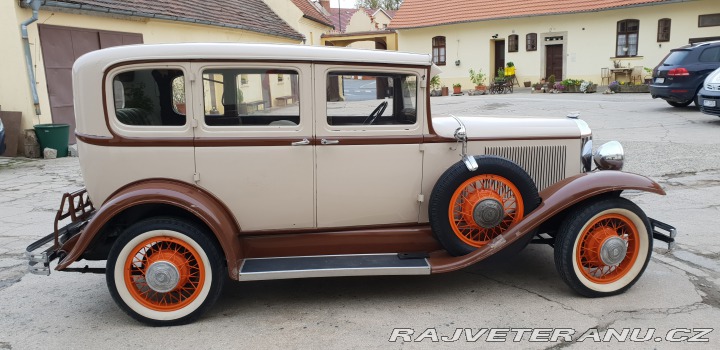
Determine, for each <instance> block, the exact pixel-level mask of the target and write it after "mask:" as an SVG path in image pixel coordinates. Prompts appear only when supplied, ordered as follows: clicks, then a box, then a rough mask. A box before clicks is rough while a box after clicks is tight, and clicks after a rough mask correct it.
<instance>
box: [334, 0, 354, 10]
mask: <svg viewBox="0 0 720 350" xmlns="http://www.w3.org/2000/svg"><path fill="white" fill-rule="evenodd" d="M338 1H339V2H340V7H344V8H354V7H355V0H330V7H337V5H338Z"/></svg>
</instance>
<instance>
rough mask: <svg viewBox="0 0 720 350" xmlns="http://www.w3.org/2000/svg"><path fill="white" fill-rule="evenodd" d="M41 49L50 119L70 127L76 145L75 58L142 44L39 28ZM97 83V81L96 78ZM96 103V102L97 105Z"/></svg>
mask: <svg viewBox="0 0 720 350" xmlns="http://www.w3.org/2000/svg"><path fill="white" fill-rule="evenodd" d="M38 30H39V33H40V47H41V49H42V56H43V61H44V62H45V77H46V80H47V90H48V99H49V101H50V115H51V117H52V121H53V123H61V124H70V143H75V109H74V108H73V92H72V65H73V63H75V60H76V59H78V57H80V56H82V55H84V54H86V53H88V52H90V51H95V50H99V49H104V48H106V47H112V46H119V45H130V44H142V42H143V38H142V34H135V33H122V32H109V31H101V30H94V29H84V28H73V27H60V26H53V25H47V24H39V25H38ZM98 79H100V77H98ZM98 102H99V101H98Z"/></svg>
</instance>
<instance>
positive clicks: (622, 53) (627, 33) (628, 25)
mask: <svg viewBox="0 0 720 350" xmlns="http://www.w3.org/2000/svg"><path fill="white" fill-rule="evenodd" d="M639 31H640V21H638V20H636V19H625V20H622V21H618V22H617V46H616V50H615V56H617V57H633V56H637V54H638V32H639Z"/></svg>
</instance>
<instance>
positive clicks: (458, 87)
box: [453, 83, 462, 95]
mask: <svg viewBox="0 0 720 350" xmlns="http://www.w3.org/2000/svg"><path fill="white" fill-rule="evenodd" d="M453 94H454V95H459V94H462V85H461V84H460V83H455V84H453Z"/></svg>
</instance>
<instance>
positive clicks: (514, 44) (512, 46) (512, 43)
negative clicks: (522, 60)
mask: <svg viewBox="0 0 720 350" xmlns="http://www.w3.org/2000/svg"><path fill="white" fill-rule="evenodd" d="M508 52H518V36H517V34H512V35H510V36H508Z"/></svg>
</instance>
